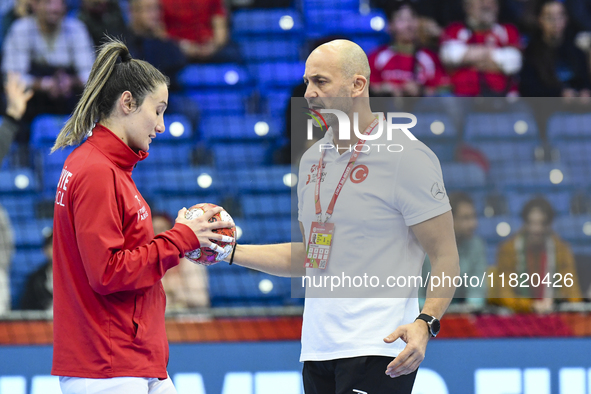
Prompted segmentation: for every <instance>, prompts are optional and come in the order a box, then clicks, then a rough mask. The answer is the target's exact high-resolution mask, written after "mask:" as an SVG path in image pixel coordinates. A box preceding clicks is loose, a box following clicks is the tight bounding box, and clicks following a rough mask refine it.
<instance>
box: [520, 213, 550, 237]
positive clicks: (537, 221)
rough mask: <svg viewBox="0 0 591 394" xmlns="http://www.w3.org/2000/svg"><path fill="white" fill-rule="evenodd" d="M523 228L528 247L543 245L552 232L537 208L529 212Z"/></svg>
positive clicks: (544, 216)
mask: <svg viewBox="0 0 591 394" xmlns="http://www.w3.org/2000/svg"><path fill="white" fill-rule="evenodd" d="M523 227H524V230H525V236H526V238H527V241H528V243H529V244H530V245H541V244H543V243H544V240H545V239H546V237H547V236H548V235H549V234H550V232H551V230H552V226H551V224H550V223H548V217H547V216H546V214H545V213H544V212H543V211H542V210H541V209H539V208H534V209H532V210H531V211H530V212H529V215H528V216H527V220H526V221H525V224H524V226H523Z"/></svg>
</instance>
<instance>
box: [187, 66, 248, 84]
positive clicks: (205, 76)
mask: <svg viewBox="0 0 591 394" xmlns="http://www.w3.org/2000/svg"><path fill="white" fill-rule="evenodd" d="M178 80H179V83H180V84H181V85H183V86H184V87H185V88H186V89H203V88H205V89H207V88H216V89H220V88H230V89H232V90H235V89H236V88H240V87H244V86H248V85H249V84H250V83H251V78H250V75H249V74H248V71H246V69H245V68H244V67H242V66H240V65H238V64H232V63H229V64H207V65H196V64H193V65H190V66H187V67H185V68H184V69H183V70H182V71H180V72H179V74H178Z"/></svg>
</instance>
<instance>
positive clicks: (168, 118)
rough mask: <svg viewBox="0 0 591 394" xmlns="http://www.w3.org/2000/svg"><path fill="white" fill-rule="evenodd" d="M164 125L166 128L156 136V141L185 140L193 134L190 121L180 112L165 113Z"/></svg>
mask: <svg viewBox="0 0 591 394" xmlns="http://www.w3.org/2000/svg"><path fill="white" fill-rule="evenodd" d="M164 126H165V128H166V130H165V131H164V133H162V134H158V135H157V136H156V141H162V140H164V141H185V140H189V139H191V137H192V136H193V128H192V127H191V122H189V119H187V117H186V116H184V115H180V114H165V115H164Z"/></svg>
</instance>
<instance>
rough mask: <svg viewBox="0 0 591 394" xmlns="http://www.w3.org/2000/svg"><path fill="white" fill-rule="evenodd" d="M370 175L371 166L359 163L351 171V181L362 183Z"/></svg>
mask: <svg viewBox="0 0 591 394" xmlns="http://www.w3.org/2000/svg"><path fill="white" fill-rule="evenodd" d="M368 175H369V168H367V166H365V165H363V164H359V165H358V166H356V167H355V168H353V171H351V175H350V178H351V182H353V183H361V182H363V181H364V180H365V178H367V176H368Z"/></svg>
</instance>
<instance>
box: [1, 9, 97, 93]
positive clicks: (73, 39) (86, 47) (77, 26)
mask: <svg viewBox="0 0 591 394" xmlns="http://www.w3.org/2000/svg"><path fill="white" fill-rule="evenodd" d="M2 50H3V57H2V72H5V73H6V72H9V71H13V72H18V73H19V74H21V75H22V77H23V79H24V80H25V82H26V83H27V85H28V86H31V84H32V83H33V76H31V75H30V74H29V72H30V71H31V65H32V63H33V62H35V63H38V64H43V65H47V66H53V67H73V68H74V70H75V71H76V75H77V76H78V78H79V79H80V80H81V81H82V83H86V81H87V80H88V76H89V75H90V70H91V69H92V64H93V62H94V45H93V43H92V39H91V38H90V35H89V34H88V30H87V29H86V26H85V25H84V23H82V22H81V21H80V20H78V19H76V18H72V17H68V16H66V17H64V18H63V20H62V22H61V27H60V29H59V30H58V32H57V33H56V34H55V36H54V37H52V40H51V41H49V39H48V37H46V36H45V35H44V34H43V33H41V31H40V30H39V25H38V24H37V20H36V19H35V18H34V17H26V18H21V19H18V20H16V21H14V23H13V24H12V25H11V26H10V29H9V30H8V34H7V36H6V39H5V41H4V46H3V48H2Z"/></svg>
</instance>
